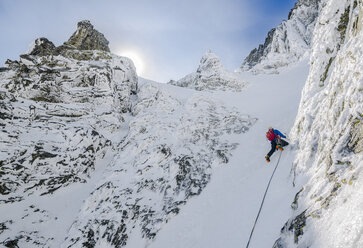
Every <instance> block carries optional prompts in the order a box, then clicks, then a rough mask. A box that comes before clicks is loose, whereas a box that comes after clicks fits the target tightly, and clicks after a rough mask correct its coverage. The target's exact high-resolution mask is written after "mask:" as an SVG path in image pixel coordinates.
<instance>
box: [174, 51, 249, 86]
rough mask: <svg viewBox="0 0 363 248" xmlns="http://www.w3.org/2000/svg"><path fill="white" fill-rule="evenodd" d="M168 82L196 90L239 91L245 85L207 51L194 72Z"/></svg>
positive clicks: (244, 82) (217, 58) (215, 56)
mask: <svg viewBox="0 0 363 248" xmlns="http://www.w3.org/2000/svg"><path fill="white" fill-rule="evenodd" d="M169 84H172V85H176V86H180V87H187V88H192V89H196V90H199V91H201V90H222V91H241V90H242V89H243V88H244V87H245V86H246V85H247V83H246V81H244V80H242V79H241V78H240V77H239V76H238V75H236V74H235V73H233V72H230V71H228V70H226V69H225V68H224V67H223V65H222V64H221V61H220V59H219V57H218V56H217V55H215V54H214V53H212V52H207V53H206V54H205V55H204V56H203V57H202V58H201V60H200V65H199V67H198V69H197V71H196V72H193V73H191V74H189V75H187V76H185V77H183V78H182V79H180V80H178V81H173V80H171V81H170V82H169Z"/></svg>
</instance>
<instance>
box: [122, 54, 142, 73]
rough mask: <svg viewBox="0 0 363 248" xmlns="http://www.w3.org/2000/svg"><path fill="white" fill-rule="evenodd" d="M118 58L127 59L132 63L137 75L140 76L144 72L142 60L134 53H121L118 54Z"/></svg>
mask: <svg viewBox="0 0 363 248" xmlns="http://www.w3.org/2000/svg"><path fill="white" fill-rule="evenodd" d="M118 54H119V55H120V56H123V57H128V58H129V59H131V60H132V62H134V65H135V67H136V73H137V75H139V76H140V75H141V74H142V73H143V72H144V61H143V60H142V58H141V56H140V55H139V54H138V53H137V52H135V51H122V52H119V53H118Z"/></svg>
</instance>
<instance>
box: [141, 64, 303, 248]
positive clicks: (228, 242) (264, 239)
mask: <svg viewBox="0 0 363 248" xmlns="http://www.w3.org/2000/svg"><path fill="white" fill-rule="evenodd" d="M307 74H308V65H307V62H306V61H303V62H302V63H300V64H299V65H297V66H296V67H294V68H289V69H287V70H286V71H284V72H282V73H281V74H280V75H269V76H267V75H259V76H252V75H250V74H248V73H243V74H240V76H241V77H243V78H244V79H245V80H247V81H248V83H249V86H248V87H247V88H246V89H244V90H243V91H242V92H241V93H227V92H214V93H205V92H204V93H203V94H205V95H209V96H212V97H213V98H215V99H219V100H221V101H223V102H224V103H225V104H226V105H229V106H234V107H237V108H238V109H239V110H240V111H241V112H245V111H246V110H248V113H250V114H251V115H252V116H256V117H257V118H258V121H257V123H256V124H255V125H254V126H253V127H252V128H251V130H250V131H249V132H247V133H246V134H241V135H235V136H234V137H232V139H233V141H234V142H238V143H240V145H239V146H238V148H237V149H236V150H235V151H234V152H233V157H232V159H231V160H230V162H229V164H228V165H226V166H222V167H217V168H215V170H214V171H213V176H212V179H211V182H210V184H209V185H208V186H207V187H206V189H205V190H204V191H203V192H202V194H201V195H200V196H199V197H198V198H195V199H192V200H191V201H189V202H188V204H187V205H186V206H185V207H184V208H183V210H182V211H181V212H180V214H179V215H177V216H175V217H174V218H173V219H171V220H170V221H169V222H168V224H167V225H166V226H165V227H164V228H163V229H162V230H161V231H160V233H159V234H158V236H157V237H156V239H155V242H153V243H152V244H151V245H150V246H148V247H150V248H156V247H158V248H161V247H165V248H166V247H175V248H177V247H189V248H192V247H195V248H196V247H198V248H203V247H215V248H217V247H243V246H245V245H246V243H247V240H248V237H249V234H250V231H251V228H252V226H253V223H254V220H255V217H256V215H257V211H258V209H259V205H260V203H261V200H262V196H263V193H264V190H265V187H266V186H267V182H268V180H269V178H270V176H271V173H272V170H273V167H274V165H275V163H276V162H277V158H278V154H277V153H276V154H274V155H273V157H272V161H271V163H270V164H267V163H266V161H265V159H264V155H265V154H266V153H267V152H268V151H269V149H270V145H269V142H268V141H267V140H266V138H265V132H266V129H267V127H268V126H269V125H271V126H274V127H276V128H278V129H279V130H281V131H282V132H285V133H288V132H289V130H290V128H291V127H292V125H293V123H294V118H295V114H296V111H297V108H298V104H299V100H300V92H301V89H302V87H303V85H304V82H305V79H306V77H307ZM162 87H165V88H168V89H170V90H177V91H179V92H180V91H181V90H182V89H175V88H174V87H172V86H167V85H165V86H164V85H163V86H162ZM271 87H273V88H274V89H276V88H278V89H279V93H278V94H277V95H276V96H275V97H271V90H269V89H271ZM183 91H186V92H189V94H193V92H192V91H190V90H186V89H184V90H183ZM293 159H294V151H292V150H291V148H287V150H286V151H285V152H283V154H282V157H281V161H280V165H279V168H278V170H277V173H276V175H275V178H274V179H273V182H272V185H271V188H270V191H269V193H268V196H267V199H266V202H265V206H264V208H263V210H262V214H261V216H260V219H259V222H258V224H257V227H256V229H255V233H254V237H253V239H252V242H251V247H261V248H263V247H272V245H273V244H274V242H275V240H276V239H277V238H278V236H279V230H280V228H281V227H282V226H283V224H284V219H285V218H288V217H289V216H290V214H291V212H292V209H291V207H290V204H291V203H292V201H293V199H294V195H295V194H296V191H297V188H294V187H293V186H292V177H290V171H291V166H292V161H293ZM135 247H136V246H135ZM139 247H142V246H139Z"/></svg>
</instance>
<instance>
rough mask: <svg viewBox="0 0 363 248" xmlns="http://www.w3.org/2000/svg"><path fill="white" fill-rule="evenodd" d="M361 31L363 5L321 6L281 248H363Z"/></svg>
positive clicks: (336, 1) (335, 1)
mask: <svg viewBox="0 0 363 248" xmlns="http://www.w3.org/2000/svg"><path fill="white" fill-rule="evenodd" d="M362 27H363V2H362V1H350V0H349V1H348V0H346V1H341V0H331V1H323V8H322V10H321V14H320V17H319V20H318V24H317V26H316V28H315V30H314V41H313V50H312V56H311V62H310V64H311V69H310V74H309V77H308V80H307V82H306V85H305V87H304V90H303V95H302V100H301V103H300V107H299V112H298V116H297V118H296V122H295V125H294V128H293V130H292V132H291V134H292V135H291V136H292V138H293V140H294V142H296V143H297V145H298V149H299V150H298V153H297V157H296V160H295V162H294V166H295V173H296V174H297V178H296V180H297V182H296V184H297V185H298V187H300V188H301V190H300V191H299V194H297V195H296V197H295V201H294V204H293V208H294V209H295V212H294V214H293V216H292V218H290V219H289V220H288V222H287V223H286V225H285V226H284V228H283V229H282V236H281V238H280V239H279V240H278V241H277V242H276V245H275V247H311V248H312V247H352V248H353V247H363V239H362V230H363V214H362V206H363V195H362V192H363V175H362V171H363V152H362V151H363V149H362V148H363V125H362V119H363V94H362V89H363V78H362V71H363V61H362V59H361V58H362V55H363V49H362V48H363V32H362ZM303 178H305V179H303ZM306 180H307V182H306V183H304V182H305V181H306Z"/></svg>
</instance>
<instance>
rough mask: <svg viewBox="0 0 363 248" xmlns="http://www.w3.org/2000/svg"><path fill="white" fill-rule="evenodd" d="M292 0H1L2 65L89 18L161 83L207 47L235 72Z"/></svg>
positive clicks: (193, 64)
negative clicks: (38, 40) (35, 43)
mask: <svg viewBox="0 0 363 248" xmlns="http://www.w3.org/2000/svg"><path fill="white" fill-rule="evenodd" d="M296 1H297V0H182V1H181V0H129V1H126V0H104V1H99V0H87V1H86V0H57V1H55V0H54V1H53V0H0V30H1V39H0V47H1V53H0V64H1V65H2V64H3V63H4V62H5V61H6V59H8V58H9V59H12V60H14V59H18V58H19V57H18V56H19V55H20V54H23V53H25V52H26V51H27V50H28V47H29V44H30V43H31V42H32V41H33V40H35V39H36V38H38V37H46V38H48V39H49V40H51V41H52V42H53V43H55V45H61V44H62V43H63V42H64V41H66V40H68V38H69V37H70V36H71V35H72V33H73V32H74V31H75V30H76V24H77V22H78V21H81V20H84V19H87V20H90V21H91V23H92V24H93V25H94V26H95V28H96V29H97V30H98V31H100V32H101V33H103V34H104V35H105V37H106V38H107V39H108V40H109V41H110V49H111V52H113V53H116V54H123V53H125V52H126V53H127V52H133V53H134V54H137V55H138V57H139V59H140V60H141V62H142V64H143V71H142V73H141V76H143V77H146V78H149V79H153V80H156V81H159V82H167V81H168V80H170V79H179V78H181V77H183V76H185V75H186V74H188V73H190V72H193V71H195V70H196V68H197V66H198V64H199V60H200V58H201V57H202V56H203V54H204V53H205V52H206V51H208V50H212V51H213V52H214V53H216V54H217V55H218V56H219V57H220V58H221V60H222V63H223V65H224V66H225V67H226V68H228V69H230V70H234V69H236V68H238V67H239V66H240V65H241V63H242V62H243V59H244V58H245V57H246V56H247V55H248V53H249V52H250V51H251V50H252V49H253V48H255V47H257V46H258V44H260V43H263V42H264V39H265V36H266V34H267V32H268V31H269V30H270V29H271V28H273V27H275V26H277V25H278V24H280V23H281V21H282V20H283V19H287V16H288V13H289V10H290V9H291V8H292V7H293V6H294V3H295V2H296Z"/></svg>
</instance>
